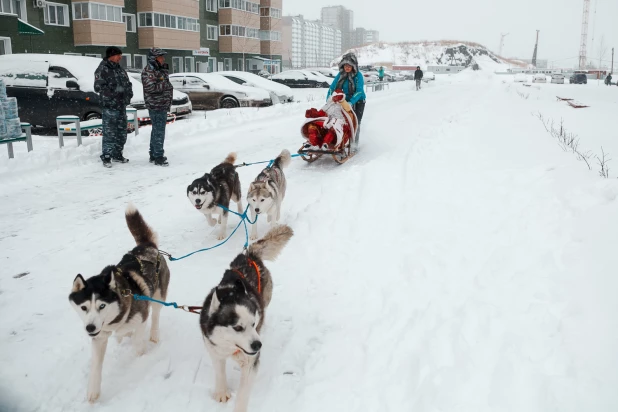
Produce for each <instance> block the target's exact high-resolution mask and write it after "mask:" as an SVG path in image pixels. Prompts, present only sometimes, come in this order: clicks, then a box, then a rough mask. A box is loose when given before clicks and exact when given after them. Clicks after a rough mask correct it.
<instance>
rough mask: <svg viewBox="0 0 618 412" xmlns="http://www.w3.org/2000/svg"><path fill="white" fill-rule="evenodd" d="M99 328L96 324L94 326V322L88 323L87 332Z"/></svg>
mask: <svg viewBox="0 0 618 412" xmlns="http://www.w3.org/2000/svg"><path fill="white" fill-rule="evenodd" d="M96 329H97V327H96V326H94V325H93V324H92V323H91V324H90V325H86V332H88V333H92V332H94V331H95V330H96Z"/></svg>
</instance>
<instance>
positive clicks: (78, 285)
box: [71, 273, 86, 292]
mask: <svg viewBox="0 0 618 412" xmlns="http://www.w3.org/2000/svg"><path fill="white" fill-rule="evenodd" d="M85 288H86V280H85V279H84V278H83V277H82V275H81V273H80V274H78V275H77V276H75V279H74V280H73V288H72V289H71V292H79V291H80V290H83V289H85Z"/></svg>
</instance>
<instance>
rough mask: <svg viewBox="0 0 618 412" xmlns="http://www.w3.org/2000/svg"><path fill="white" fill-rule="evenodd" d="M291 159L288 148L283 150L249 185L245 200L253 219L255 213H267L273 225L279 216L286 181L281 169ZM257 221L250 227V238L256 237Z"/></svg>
mask: <svg viewBox="0 0 618 412" xmlns="http://www.w3.org/2000/svg"><path fill="white" fill-rule="evenodd" d="M291 161H292V156H291V155H290V152H289V151H288V150H285V149H284V150H283V151H282V152H281V154H280V155H279V156H277V158H276V159H275V161H274V163H273V164H272V165H271V166H269V167H267V168H265V169H264V170H262V171H261V172H260V174H259V175H258V176H257V177H256V178H255V180H254V181H253V182H252V183H251V185H250V186H249V192H248V193H247V202H248V203H249V206H250V207H251V213H252V214H253V219H254V220H255V218H256V216H257V215H261V214H266V215H268V222H270V223H271V225H275V224H276V223H277V222H279V218H280V217H281V202H283V199H284V198H285V189H286V187H287V181H286V179H285V174H283V169H284V168H285V167H287V166H288V165H289V164H290V162H291ZM257 237H258V234H257V222H256V223H254V224H253V227H252V228H251V240H255V239H257Z"/></svg>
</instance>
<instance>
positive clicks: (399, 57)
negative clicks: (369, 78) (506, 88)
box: [335, 40, 508, 67]
mask: <svg viewBox="0 0 618 412" xmlns="http://www.w3.org/2000/svg"><path fill="white" fill-rule="evenodd" d="M353 50H354V52H355V53H356V55H357V57H358V62H359V64H360V65H361V66H364V65H391V64H392V65H409V66H416V65H419V66H422V67H426V66H427V65H449V66H466V67H468V66H470V65H471V64H472V62H473V61H478V60H482V61H484V62H493V64H495V65H503V64H508V62H507V61H506V60H505V59H503V58H501V57H499V56H497V55H496V54H494V53H493V52H492V51H490V50H489V49H488V48H486V47H485V46H483V45H480V44H478V43H471V42H462V41H451V40H442V41H431V42H429V41H421V42H403V43H382V42H380V43H374V44H370V45H367V46H363V47H358V48H355V49H353ZM337 61H339V58H338V59H336V60H335V63H336V62H337Z"/></svg>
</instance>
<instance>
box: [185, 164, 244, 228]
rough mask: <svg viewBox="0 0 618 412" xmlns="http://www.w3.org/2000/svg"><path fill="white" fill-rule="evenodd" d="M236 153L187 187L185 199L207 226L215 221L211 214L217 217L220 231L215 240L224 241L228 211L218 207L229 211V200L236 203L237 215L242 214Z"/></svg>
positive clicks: (214, 223) (215, 222)
mask: <svg viewBox="0 0 618 412" xmlns="http://www.w3.org/2000/svg"><path fill="white" fill-rule="evenodd" d="M235 161H236V153H230V154H228V155H227V157H226V158H225V160H224V161H223V162H221V163H219V164H218V165H217V166H215V167H214V168H213V169H212V170H211V171H210V173H206V174H204V176H202V177H200V178H198V179H195V180H194V181H193V183H191V184H190V185H189V186H188V187H187V198H189V202H191V204H192V205H193V206H194V207H195V208H196V209H197V210H198V211H200V212H201V213H203V214H204V216H206V219H207V221H208V224H209V225H210V226H214V225H216V224H217V219H214V218H213V217H212V215H213V214H218V215H219V224H220V225H221V229H220V230H219V235H218V236H217V238H218V239H219V240H223V239H225V236H226V227H227V218H228V211H227V210H225V209H222V208H221V207H219V205H221V206H225V207H226V208H228V209H229V207H230V200H233V201H234V202H236V204H237V206H238V213H244V211H245V210H244V209H243V207H242V194H241V190H240V179H239V178H238V173H237V172H236V166H234V162H235Z"/></svg>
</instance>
